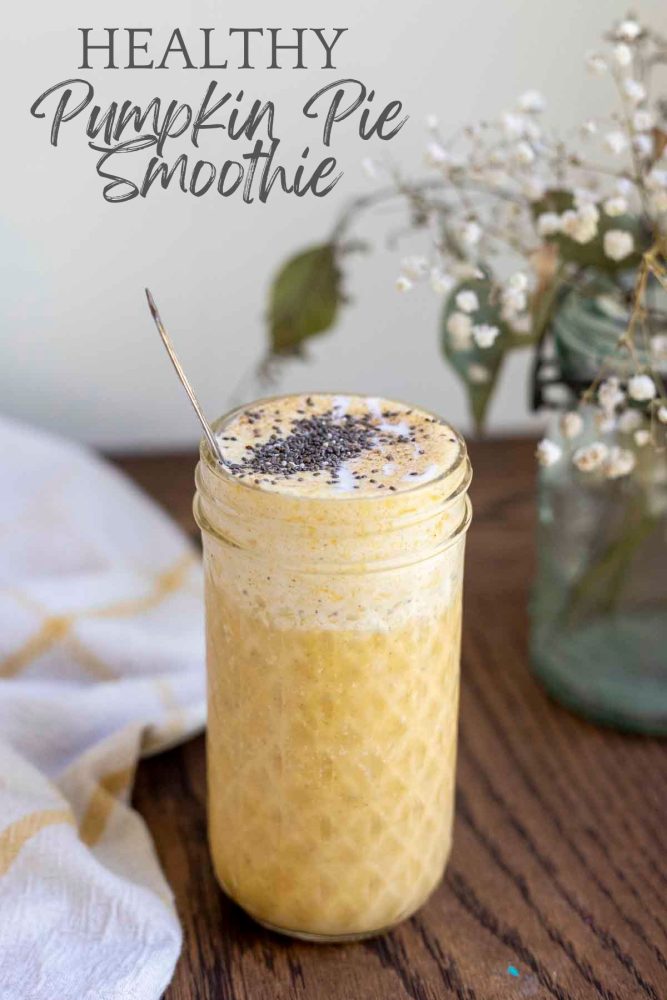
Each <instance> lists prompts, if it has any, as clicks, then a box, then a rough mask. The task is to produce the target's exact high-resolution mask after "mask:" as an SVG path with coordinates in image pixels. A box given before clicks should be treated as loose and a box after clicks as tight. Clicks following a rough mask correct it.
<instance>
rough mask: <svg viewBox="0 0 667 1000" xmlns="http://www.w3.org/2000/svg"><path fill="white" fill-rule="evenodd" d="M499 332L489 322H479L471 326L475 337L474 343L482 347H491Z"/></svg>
mask: <svg viewBox="0 0 667 1000" xmlns="http://www.w3.org/2000/svg"><path fill="white" fill-rule="evenodd" d="M499 333H500V330H499V329H498V327H497V326H491V325H490V324H489V323H480V324H478V325H475V326H473V328H472V335H473V337H474V338H475V343H476V344H477V346H478V347H481V348H482V349H485V348H487V347H493V345H494V343H495V342H496V337H497V336H498V334H499Z"/></svg>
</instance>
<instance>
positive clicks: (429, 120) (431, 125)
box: [426, 115, 438, 132]
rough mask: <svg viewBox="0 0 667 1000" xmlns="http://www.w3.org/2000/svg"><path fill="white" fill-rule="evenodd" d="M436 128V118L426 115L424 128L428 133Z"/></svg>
mask: <svg viewBox="0 0 667 1000" xmlns="http://www.w3.org/2000/svg"><path fill="white" fill-rule="evenodd" d="M437 127H438V116H437V115H427V116H426V128H427V129H428V130H429V132H433V131H434V129H436V128H437Z"/></svg>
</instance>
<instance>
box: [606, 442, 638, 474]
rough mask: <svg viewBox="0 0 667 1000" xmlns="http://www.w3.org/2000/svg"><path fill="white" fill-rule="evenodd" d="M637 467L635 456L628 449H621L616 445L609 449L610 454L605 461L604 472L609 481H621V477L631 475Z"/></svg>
mask: <svg viewBox="0 0 667 1000" xmlns="http://www.w3.org/2000/svg"><path fill="white" fill-rule="evenodd" d="M634 467H635V456H634V455H633V453H632V452H631V451H629V450H628V449H627V448H619V447H618V446H617V445H614V447H613V448H610V449H609V454H608V456H607V458H606V459H605V462H604V466H603V471H604V474H605V476H606V477H607V479H619V478H620V477H621V476H627V475H629V474H630V473H631V472H632V470H633V469H634Z"/></svg>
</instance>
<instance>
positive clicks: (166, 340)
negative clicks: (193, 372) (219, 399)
mask: <svg viewBox="0 0 667 1000" xmlns="http://www.w3.org/2000/svg"><path fill="white" fill-rule="evenodd" d="M146 298H147V299H148V308H149V309H150V311H151V316H152V317H153V321H154V323H155V325H156V327H157V329H158V333H159V334H160V336H161V337H162V342H163V344H164V346H165V347H166V349H167V354H168V355H169V357H170V358H171V363H172V365H173V366H174V368H175V369H176V374H177V375H178V377H179V379H180V380H181V384H182V386H183V388H184V389H185V391H186V392H187V394H188V397H189V399H190V402H191V403H192V405H193V407H194V410H195V413H196V414H197V416H198V417H199V422H200V424H201V425H202V428H203V431H204V434H205V435H206V440H207V441H208V443H209V445H210V446H211V451H212V452H213V454H214V455H215V457H216V458H217V460H218V462H220V463H222V452H221V451H220V445H219V444H218V442H217V441H216V439H215V434H214V433H213V431H212V429H211V425H210V424H209V422H208V420H207V419H206V417H205V416H204V412H203V410H202V408H201V406H200V405H199V400H198V399H197V397H196V396H195V392H194V389H193V388H192V386H191V385H190V383H189V381H188V378H187V375H186V374H185V372H184V371H183V366H182V365H181V362H180V361H179V360H178V357H177V355H176V351H175V350H174V347H173V344H172V342H171V339H170V337H169V334H168V333H167V331H166V329H165V327H164V323H163V322H162V320H161V319H160V314H159V312H158V309H157V306H156V305H155V300H154V299H153V296H152V295H151V293H150V291H149V290H148V288H147V289H146Z"/></svg>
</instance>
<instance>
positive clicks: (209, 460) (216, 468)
mask: <svg viewBox="0 0 667 1000" xmlns="http://www.w3.org/2000/svg"><path fill="white" fill-rule="evenodd" d="M310 393H311V394H312V395H313V396H315V395H327V396H328V395H331V396H334V395H335V396H347V397H349V398H352V399H361V398H363V396H362V394H361V393H358V392H333V391H332V390H316V389H313V390H310ZM298 395H302V394H301V393H292V392H286V393H279V394H277V395H274V396H262V397H261V398H259V399H254V400H251V401H250V402H248V403H242V404H241V405H239V406H235V407H233V409H231V410H229V411H228V412H227V413H223V414H222V416H220V417H218V418H217V419H216V420H214V421H213V422H212V423H211V427H212V429H213V432H214V433H216V432H217V431H218V430H220V429H221V428H222V427H223V426H224V425H225V423H226V422H228V421H230V420H231V419H232V418H233V417H235V416H236V415H237V414H239V413H242V412H243V410H247V409H248V407H255V406H258V405H263V404H266V403H273V402H282V401H284V400H286V399H291V398H294V397H295V396H298ZM382 398H384V397H382ZM387 402H389V403H398V404H399V405H403V406H411V405H413V406H414V404H409V403H407V402H406V401H405V400H400V399H395V398H393V397H392V398H391V399H387ZM419 410H420V412H421V413H425V414H426V415H427V416H429V417H435V419H436V420H438V421H443V422H444V423H446V424H447V427H448V428H449V429H450V430H451V432H452V434H454V436H455V438H456V441H457V444H458V448H457V451H456V454H455V455H454V458H453V460H452V462H451V463H450V464H449V465H448V466H447V468H445V469H443V470H442V471H441V472H439V473H438V475H437V476H435V477H434V478H433V479H429V480H427V481H426V482H421V483H416V484H415V485H414V486H409V487H408V488H407V489H404V490H403V489H402V490H399V491H397V493H396V498H398V497H406V496H410V495H414V494H415V493H418V492H419V491H420V490H425V489H426V488H430V489H432V488H433V487H434V486H436V487H437V486H438V485H439V484H442V483H443V482H445V481H446V480H447V479H448V478H449V477H450V476H451V475H452V474H453V473H455V472H456V471H457V470H458V469H459V468H460V467H461V465H462V464H463V463H464V462H465V461H466V459H467V458H468V449H467V447H466V443H465V440H464V438H463V436H462V435H461V433H460V432H459V431H458V430H457V429H456V427H454V426H452V424H450V423H449V421H444V419H443V417H442V416H440V414H438V413H435V412H434V411H433V410H429V409H426V408H425V407H422V406H420V407H419ZM199 457H200V460H201V461H202V462H204V463H205V465H206V467H207V469H209V470H210V471H211V472H212V473H213V474H214V475H215V476H217V477H219V479H220V480H221V481H223V482H228V483H234V484H235V485H238V486H239V487H242V488H243V489H247V490H250V491H251V492H252V493H254V494H258V493H262V494H265V495H266V494H267V493H269V492H275V493H276V494H277V495H278V496H283V497H284V496H289V497H290V499H294V500H298V501H317V502H318V503H327V502H329V501H335V502H336V503H338V504H339V503H340V502H341V501H343V502H344V503H349V502H352V503H365V502H366V501H369V502H371V503H372V502H373V501H375V500H377V501H384V502H385V503H386V502H387V500H388V499H390V498H389V497H388V496H387V494H386V493H382V492H379V491H378V493H367V494H365V495H364V496H362V497H358V496H354V494H351V493H350V494H337V495H334V494H333V493H332V494H286V493H281V492H280V491H279V490H276V491H269V490H264V489H262V487H261V486H258V485H256V484H255V483H254V482H249V481H247V480H245V479H241V478H240V477H239V476H234V475H233V474H232V473H231V472H229V470H228V469H226V468H225V467H224V466H223V465H221V464H220V462H218V461H217V459H216V458H215V456H214V454H213V452H212V450H211V446H210V445H209V443H208V441H207V440H206V438H202V439H201V441H200V444H199ZM471 479H472V471H471V469H470V463H468V471H467V473H466V474H464V475H463V476H462V478H461V479H460V480H459V481H458V482H457V483H456V487H455V489H454V490H453V492H452V493H451V494H450V495H449V496H447V497H446V498H445V499H444V501H443V502H444V503H449V502H450V501H452V500H455V499H456V497H457V496H459V495H460V494H461V492H463V491H465V490H467V489H468V486H469V485H470V482H471Z"/></svg>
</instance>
